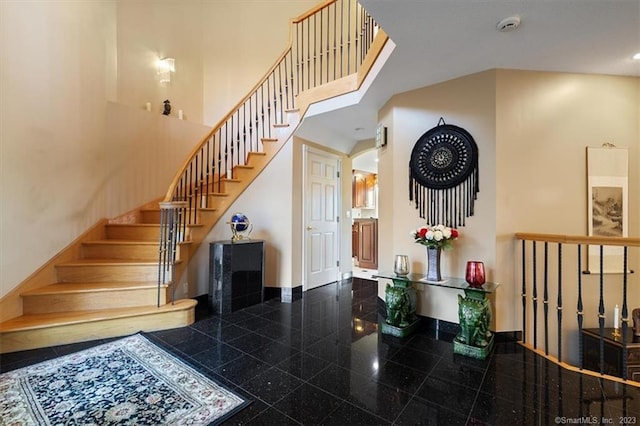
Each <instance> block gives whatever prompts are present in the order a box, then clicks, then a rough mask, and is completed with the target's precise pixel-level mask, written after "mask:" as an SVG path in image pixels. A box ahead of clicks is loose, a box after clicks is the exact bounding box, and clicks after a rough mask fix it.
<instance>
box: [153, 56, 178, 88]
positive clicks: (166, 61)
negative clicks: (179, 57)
mask: <svg viewBox="0 0 640 426" xmlns="http://www.w3.org/2000/svg"><path fill="white" fill-rule="evenodd" d="M156 70H157V71H158V76H159V77H160V83H169V82H170V81H171V73H172V72H176V60H175V59H173V58H162V59H158V62H157V63H156Z"/></svg>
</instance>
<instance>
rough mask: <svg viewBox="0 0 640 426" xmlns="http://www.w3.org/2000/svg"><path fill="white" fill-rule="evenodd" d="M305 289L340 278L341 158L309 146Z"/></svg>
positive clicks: (305, 202) (306, 177)
mask: <svg viewBox="0 0 640 426" xmlns="http://www.w3.org/2000/svg"><path fill="white" fill-rule="evenodd" d="M304 153H305V162H304V164H305V172H304V179H305V185H304V195H303V200H304V223H303V226H304V240H305V241H304V248H305V253H304V260H305V262H304V264H305V266H304V273H305V281H304V286H303V290H304V291H306V290H310V289H312V288H315V287H318V286H321V285H324V284H328V283H332V282H335V281H337V280H338V277H339V273H340V268H339V267H338V260H339V259H340V253H339V252H340V250H339V247H340V246H339V235H340V233H339V225H340V223H339V219H338V212H339V211H340V210H339V200H340V198H339V197H340V177H339V171H340V159H339V158H338V157H337V156H335V155H332V154H329V153H324V152H322V151H317V150H313V149H311V148H308V147H306V146H305V150H304Z"/></svg>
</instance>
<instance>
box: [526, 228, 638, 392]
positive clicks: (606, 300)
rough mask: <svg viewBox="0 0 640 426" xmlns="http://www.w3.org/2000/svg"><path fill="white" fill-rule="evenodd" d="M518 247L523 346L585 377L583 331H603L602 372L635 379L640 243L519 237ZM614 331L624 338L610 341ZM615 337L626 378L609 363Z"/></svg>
mask: <svg viewBox="0 0 640 426" xmlns="http://www.w3.org/2000/svg"><path fill="white" fill-rule="evenodd" d="M516 239H517V240H520V241H521V245H520V248H519V250H520V253H519V254H520V262H519V272H520V275H521V288H522V342H523V343H524V344H525V345H526V346H528V347H531V348H532V349H534V350H536V351H539V352H540V353H542V354H544V355H547V356H550V357H551V358H555V359H557V361H558V362H567V360H569V361H568V364H572V365H577V366H578V367H579V368H580V369H583V368H586V366H585V365H583V360H584V359H585V357H584V355H585V354H584V349H585V346H584V343H585V342H584V335H583V330H584V329H586V328H592V329H597V333H595V335H596V336H597V337H598V340H599V342H598V345H599V348H598V353H597V362H596V364H597V367H596V369H595V370H596V372H597V373H600V374H612V375H617V376H619V377H622V378H623V379H625V380H626V379H631V377H628V376H629V375H628V371H627V361H628V355H629V352H628V351H627V344H628V343H627V342H629V341H632V340H633V321H632V319H631V316H630V315H631V310H632V309H633V308H640V277H639V276H638V274H635V273H634V272H636V271H637V269H638V266H639V265H638V263H639V262H640V238H614V237H587V236H569V235H554V234H526V233H518V234H516ZM634 269H635V271H634ZM630 302H631V306H630ZM615 306H617V307H618V310H616V308H615ZM550 308H551V309H552V310H550ZM574 309H575V311H574ZM554 311H555V312H554ZM573 312H575V315H574V314H572V313H573ZM616 314H617V315H618V318H615V317H614V316H615V315H616ZM614 326H617V330H616V328H614ZM638 326H640V324H638ZM612 328H613V333H614V334H617V333H619V335H616V336H615V337H614V336H609V335H610V334H612V331H611V329H612ZM612 337H614V341H615V342H617V344H619V345H620V347H621V348H622V353H621V359H620V360H619V362H620V364H621V365H620V368H619V370H620V371H613V370H612V368H613V366H611V365H610V362H607V360H605V340H606V339H605V338H607V339H608V338H612ZM575 349H577V353H575ZM572 352H573V353H572ZM591 369H593V368H591ZM636 380H637V379H636Z"/></svg>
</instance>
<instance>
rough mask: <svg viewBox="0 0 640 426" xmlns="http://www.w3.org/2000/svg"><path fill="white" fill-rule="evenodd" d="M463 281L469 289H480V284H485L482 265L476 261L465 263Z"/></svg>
mask: <svg viewBox="0 0 640 426" xmlns="http://www.w3.org/2000/svg"><path fill="white" fill-rule="evenodd" d="M465 279H466V280H467V283H469V285H470V286H471V287H482V284H484V283H485V275H484V263H482V262H478V261H477V260H471V261H469V262H467V273H466V275H465Z"/></svg>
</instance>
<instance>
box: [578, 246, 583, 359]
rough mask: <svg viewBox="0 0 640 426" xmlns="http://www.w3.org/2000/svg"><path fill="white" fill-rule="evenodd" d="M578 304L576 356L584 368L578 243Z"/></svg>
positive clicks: (580, 250) (580, 267)
mask: <svg viewBox="0 0 640 426" xmlns="http://www.w3.org/2000/svg"><path fill="white" fill-rule="evenodd" d="M577 272H578V306H577V312H576V316H577V320H578V357H579V360H580V369H582V368H584V365H582V352H583V350H584V347H583V341H582V322H583V316H584V313H583V311H582V310H583V305H582V245H580V244H578V271H577Z"/></svg>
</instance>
